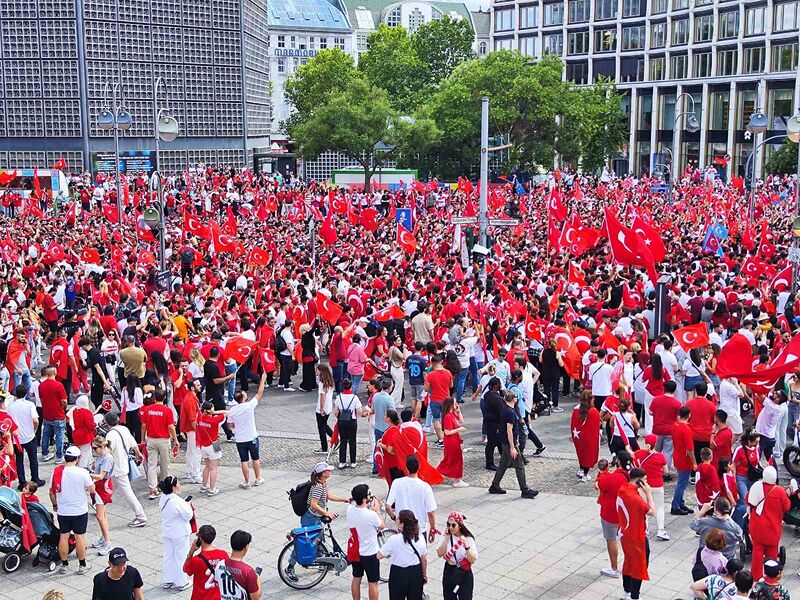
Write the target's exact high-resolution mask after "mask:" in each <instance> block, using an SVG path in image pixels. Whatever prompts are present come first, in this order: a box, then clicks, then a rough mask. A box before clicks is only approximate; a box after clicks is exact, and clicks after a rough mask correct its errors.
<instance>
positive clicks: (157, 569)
mask: <svg viewBox="0 0 800 600" xmlns="http://www.w3.org/2000/svg"><path fill="white" fill-rule="evenodd" d="M313 402H314V396H313V394H301V393H288V394H287V393H282V392H281V393H276V392H275V391H274V389H271V390H268V391H267V393H266V395H265V399H264V402H263V406H261V407H259V409H258V410H257V413H256V414H257V422H258V426H259V429H260V431H261V432H262V456H263V457H264V458H263V464H264V466H265V468H266V474H265V478H266V480H267V484H266V485H264V486H262V487H260V488H253V489H250V490H241V489H238V488H237V484H238V482H239V481H240V478H241V472H240V470H239V468H238V466H237V465H236V457H235V453H234V452H235V448H234V446H233V445H231V444H225V445H224V448H225V459H224V465H225V466H223V467H221V469H220V486H219V487H220V489H221V490H222V493H221V494H220V495H219V496H216V497H212V498H208V497H198V498H196V500H195V506H196V508H197V515H198V520H199V522H200V524H203V523H210V524H213V525H214V526H215V527H216V528H217V531H218V540H219V542H220V543H219V545H220V546H222V547H226V546H227V540H228V538H229V536H230V534H231V533H232V532H233V531H234V530H235V529H238V528H243V529H247V530H248V531H250V532H251V533H252V534H253V544H252V549H251V553H250V555H249V556H248V561H249V562H250V563H251V564H253V565H255V566H262V567H263V568H264V575H263V577H264V581H265V584H264V591H265V593H264V596H263V597H265V598H315V599H320V600H327V599H331V600H333V599H345V600H346V599H348V598H349V597H350V596H349V585H350V575H349V573H344V574H343V575H342V576H341V577H336V576H332V575H329V576H328V577H327V578H326V579H325V580H324V581H323V582H322V584H320V585H319V586H318V587H317V588H315V589H313V590H310V591H307V592H298V591H294V590H290V589H288V588H287V587H286V586H285V585H284V584H283V583H282V582H281V580H280V579H279V577H278V573H277V569H276V564H277V559H278V555H279V553H280V551H281V549H282V548H283V546H284V545H285V543H286V538H285V534H286V533H287V531H289V529H290V528H292V527H294V526H296V525H297V522H298V519H297V517H296V516H295V515H294V513H292V511H291V506H290V505H289V502H288V499H287V496H286V490H288V489H289V488H291V487H293V486H294V485H296V484H297V483H299V482H300V481H302V480H303V479H304V478H306V477H307V473H308V472H309V471H310V469H311V467H312V466H313V464H314V463H316V462H317V461H318V460H319V457H318V456H316V455H314V454H313V453H312V451H313V449H314V448H316V447H317V445H318V440H317V436H316V431H315V430H316V428H315V423H314V416H313ZM564 405H565V407H566V408H567V411H566V412H565V413H562V414H558V415H556V414H554V415H552V416H550V417H545V418H543V419H540V420H538V421H536V422H535V424H534V428H535V430H536V431H537V433H538V434H539V435H540V437H541V438H542V440H543V442H544V443H545V444H546V445H547V447H548V450H547V451H546V453H545V454H544V455H543V456H542V457H538V458H531V459H530V464H529V465H528V467H527V475H528V480H529V482H530V484H531V486H532V487H535V488H537V489H539V490H541V491H542V494H540V496H539V497H538V498H536V499H535V500H532V501H531V500H522V499H520V498H519V497H518V495H517V494H516V493H514V492H513V491H511V490H513V489H514V488H515V487H516V482H515V481H514V478H513V472H512V473H508V475H507V476H506V478H505V481H504V483H503V485H504V487H506V488H507V489H509V494H508V495H506V496H491V495H489V494H488V493H487V491H486V487H487V486H488V483H489V481H490V479H491V473H489V472H487V471H485V470H483V468H482V467H483V446H482V445H481V444H480V425H479V410H478V407H477V405H476V404H470V403H467V405H465V407H464V412H465V418H466V422H467V426H468V427H469V428H470V432H469V433H468V434H467V435H466V440H465V448H470V449H471V450H469V451H467V452H466V453H465V479H466V480H467V481H468V482H469V483H470V484H472V486H471V487H469V488H465V489H453V488H452V487H449V486H445V485H442V486H438V487H437V488H436V490H435V493H436V499H437V502H438V504H439V510H438V511H437V522H438V523H439V525H440V527H441V525H443V523H444V519H445V517H446V515H447V513H448V512H449V511H450V510H454V509H457V510H460V511H462V512H464V513H466V514H467V516H468V523H469V524H470V527H471V529H472V531H473V532H474V533H475V535H476V539H477V545H478V549H479V554H480V557H479V560H478V563H477V565H476V569H475V577H476V588H475V598H476V599H487V598H509V599H520V600H523V599H529V598H530V599H534V598H535V599H545V600H549V599H576V600H600V599H610V598H620V597H621V596H622V586H621V582H620V581H619V580H614V579H608V578H605V577H601V576H600V575H599V571H600V569H601V568H603V567H604V566H606V565H607V558H606V552H605V544H604V541H603V539H602V537H601V534H600V528H599V522H598V520H599V516H598V507H597V504H596V496H595V494H594V492H593V490H592V488H591V484H580V483H578V482H577V481H576V478H575V469H576V464H575V461H574V458H573V454H572V452H571V444H570V442H569V438H568V424H569V410H571V409H572V406H573V405H574V399H565V404H564ZM366 433H367V428H366V426H365V425H364V424H361V425H360V432H359V457H360V458H363V457H364V455H365V454H366V453H367V443H366ZM430 457H431V462H433V463H434V464H436V463H437V462H438V460H439V458H440V450H438V449H437V448H433V447H432V448H431V450H430ZM331 462H334V461H333V460H332V461H331ZM51 469H52V466H49V465H48V466H46V467H45V470H44V473H45V474H46V475H49V473H50V470H51ZM182 471H183V465H181V464H176V465H175V467H174V472H175V473H176V474H182ZM365 481H366V482H368V483H369V484H370V485H371V487H372V488H373V490H374V491H376V492H378V493H381V494H385V493H386V486H385V484H384V483H383V482H382V481H381V480H378V479H377V478H373V477H372V476H371V475H369V466H368V465H367V464H365V463H363V462H361V463H360V464H359V467H358V468H357V469H355V470H350V469H347V470H345V471H341V472H340V471H336V472H334V474H333V478H332V480H331V487H332V489H333V490H334V491H336V492H338V493H339V494H343V495H346V494H347V493H348V492H349V490H350V489H351V488H352V486H353V485H355V484H356V483H360V482H365ZM145 487H146V486H145V484H144V483H143V482H135V483H134V489H135V490H136V491H137V493H138V495H139V497H140V498H142V497H146V493H145ZM196 487H197V486H195V485H186V486H185V487H184V493H195V494H196ZM669 495H670V492H669V491H668V492H667V496H668V497H669ZM44 496H46V493H45V494H42V497H44ZM143 504H144V505H145V511H146V512H147V515H148V518H149V523H148V525H147V527H146V528H144V529H137V530H132V529H128V528H126V527H125V523H127V522H128V521H129V520H130V518H131V513H130V511H129V509H128V507H127V505H124V504H120V503H118V502H115V503H114V504H112V505H111V506H110V507H109V519H110V523H111V534H112V543H113V544H115V545H121V546H123V547H124V548H125V549H126V550H127V552H128V555H129V556H130V557H131V562H132V564H134V565H135V566H136V567H137V568H139V569H140V571H141V572H142V576H143V578H144V580H145V590H144V591H145V598H147V599H148V600H150V599H154V600H155V599H162V598H163V599H167V598H169V599H172V598H176V599H177V598H180V599H186V598H189V595H190V594H189V592H188V591H186V592H176V591H171V590H166V591H165V590H163V589H161V587H160V584H161V550H162V543H161V532H160V523H159V520H160V518H159V511H158V505H157V503H155V502H149V501H147V500H143ZM688 522H689V518H688V517H671V516H668V517H667V529H668V531H669V533H670V535H671V536H672V540H671V541H669V542H657V541H654V540H653V541H652V544H651V548H652V555H651V566H650V576H651V581H649V582H646V583H645V584H644V586H643V595H642V597H643V598H646V599H648V600H649V599H658V600H662V599H663V600H667V599H677V598H681V599H686V598H689V597H690V594H689V592H688V584H689V582H690V560H691V556H692V555H693V552H694V550H695V549H696V545H697V540H696V538H695V536H694V535H693V534H692V532H691V531H689V529H688ZM97 534H98V528H97V525H96V523H95V522H94V521H93V519H91V518H90V526H89V532H88V534H87V539H88V540H90V541H91V540H94V539H96V537H97ZM334 534H335V535H336V537H337V539H338V540H339V542H340V543H344V542H345V541H346V539H347V530H346V523H345V522H344V520H343V519H340V520H337V521H336V522H334ZM784 543H785V544H786V545H787V549H788V563H787V566H786V572H787V581H786V583H787V585H788V587H789V589H790V591H791V592H792V593H793V594H796V595H798V596H800V580H798V579H797V578H796V577H794V572H795V571H796V570H797V569H798V568H800V556H799V555H800V552H798V549H800V542H795V539H794V538H793V536H792V534H791V531H790V529H789V528H785V532H784ZM430 550H431V552H433V550H434V549H433V547H431V548H430ZM70 564H71V568H72V569H73V570H75V569H77V561H75V560H74V557H73V559H72V560H71V563H70ZM90 564H91V571H92V573H96V572H98V571H99V570H101V569H102V568H103V567H104V565H105V558H104V557H96V556H91V555H90ZM441 568H442V561H441V560H439V559H438V558H434V559H433V560H432V561H431V565H430V569H429V572H430V577H431V584H430V585H429V586H428V587H427V591H428V593H429V594H430V595H431V597H432V598H435V599H438V598H441V585H440V584H439V581H440V577H441ZM0 581H2V582H3V584H4V585H0V598H3V599H5V598H9V599H11V598H14V599H15V600H19V599H20V598H25V599H26V600H27V599H30V600H38V599H39V598H41V596H42V595H43V594H44V592H46V591H47V590H49V589H51V588H58V589H61V590H62V591H64V592H65V593H66V597H67V599H68V600H73V599H74V600H80V599H84V598H90V596H91V576H89V575H86V576H78V575H77V574H74V573H73V574H69V575H64V576H61V575H57V574H54V573H49V572H48V571H47V569H46V568H44V567H42V566H40V567H37V568H33V567H32V566H31V565H30V560H29V559H26V560H25V561H24V562H23V565H22V566H21V567H20V569H19V571H17V572H16V573H14V574H12V575H7V574H3V576H2V579H0ZM796 582H797V583H796ZM364 597H366V590H364ZM381 598H388V592H387V591H386V589H385V586H382V587H381Z"/></svg>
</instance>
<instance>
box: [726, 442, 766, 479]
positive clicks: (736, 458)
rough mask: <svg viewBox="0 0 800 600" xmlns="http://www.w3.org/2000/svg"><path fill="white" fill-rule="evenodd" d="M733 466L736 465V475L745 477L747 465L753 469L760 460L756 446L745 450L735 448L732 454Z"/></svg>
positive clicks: (738, 447) (759, 450)
mask: <svg viewBox="0 0 800 600" xmlns="http://www.w3.org/2000/svg"><path fill="white" fill-rule="evenodd" d="M732 460H733V464H735V465H736V474H737V475H739V476H740V477H747V465H748V463H749V464H751V465H753V466H754V467H755V466H757V465H758V464H759V461H760V460H761V449H760V448H759V447H758V446H756V447H755V448H745V447H744V446H737V447H736V450H735V451H734V453H733V459H732Z"/></svg>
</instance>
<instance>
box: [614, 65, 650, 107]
mask: <svg viewBox="0 0 800 600" xmlns="http://www.w3.org/2000/svg"><path fill="white" fill-rule="evenodd" d="M627 60H632V61H635V63H633V65H634V66H635V69H636V70H635V71H628V69H629V68H630V67H629V66H628V64H627V63H626V62H625V61H627ZM620 80H621V81H623V82H624V83H633V82H636V81H644V59H643V58H640V59H625V60H623V61H622V63H621V68H620ZM626 112H627V111H626Z"/></svg>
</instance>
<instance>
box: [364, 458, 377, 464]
mask: <svg viewBox="0 0 800 600" xmlns="http://www.w3.org/2000/svg"><path fill="white" fill-rule="evenodd" d="M364 462H365V463H367V464H368V465H371V464H372V463H374V462H375V459H374V458H372V456H368V457H367V458H365V459H364Z"/></svg>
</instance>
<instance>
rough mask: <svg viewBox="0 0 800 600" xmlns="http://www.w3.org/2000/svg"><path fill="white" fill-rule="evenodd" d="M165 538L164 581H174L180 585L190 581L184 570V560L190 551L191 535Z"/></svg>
mask: <svg viewBox="0 0 800 600" xmlns="http://www.w3.org/2000/svg"><path fill="white" fill-rule="evenodd" d="M162 539H163V540H164V583H173V584H175V586H177V587H180V586H182V585H185V584H186V583H188V582H189V577H188V576H187V575H186V573H184V572H183V562H184V561H185V560H186V555H187V554H188V553H189V536H188V535H186V536H183V537H179V538H168V537H165V538H162Z"/></svg>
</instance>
